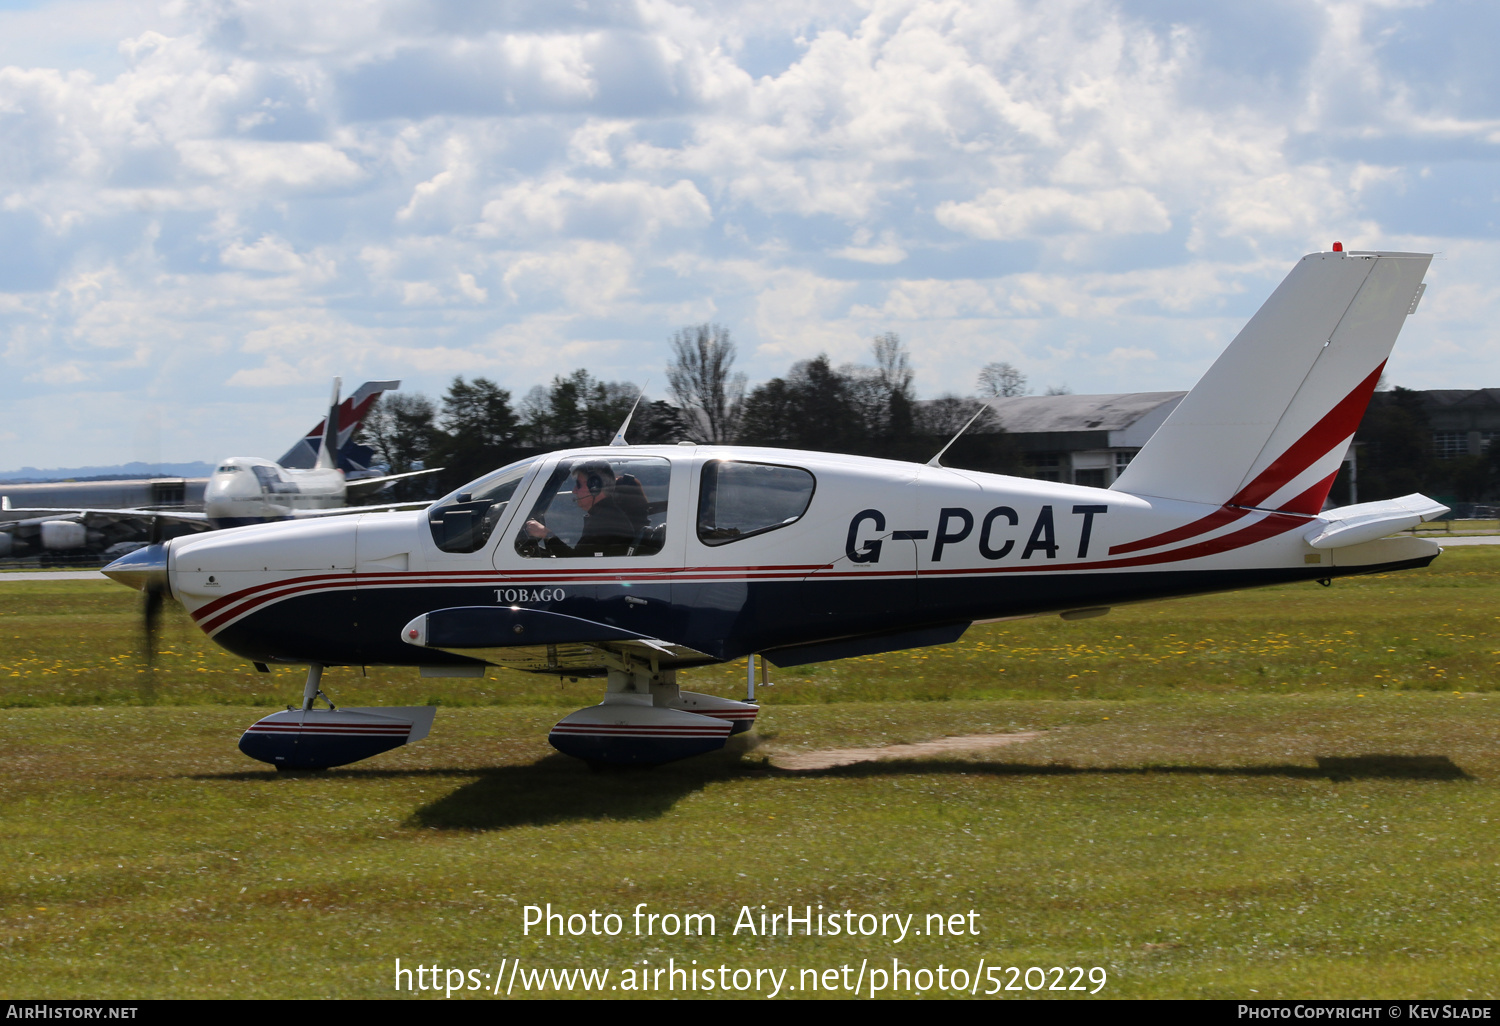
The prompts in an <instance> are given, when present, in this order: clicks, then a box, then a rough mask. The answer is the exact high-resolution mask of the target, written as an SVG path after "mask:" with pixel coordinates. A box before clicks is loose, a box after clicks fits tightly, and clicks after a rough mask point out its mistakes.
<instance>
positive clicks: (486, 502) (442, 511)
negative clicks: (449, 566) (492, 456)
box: [427, 456, 537, 552]
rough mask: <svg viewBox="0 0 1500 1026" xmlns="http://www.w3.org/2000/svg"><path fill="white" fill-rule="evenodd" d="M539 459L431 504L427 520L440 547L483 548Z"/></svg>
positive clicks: (457, 549) (522, 462)
mask: <svg viewBox="0 0 1500 1026" xmlns="http://www.w3.org/2000/svg"><path fill="white" fill-rule="evenodd" d="M536 462H537V459H536V457H534V456H533V457H531V458H530V459H524V460H520V461H519V462H516V463H512V464H510V465H509V466H506V467H501V468H500V469H499V470H497V471H495V472H494V473H492V474H487V475H485V476H484V477H481V478H480V479H479V480H477V481H470V482H469V483H468V484H466V485H464V486H463V487H462V488H460V489H458V491H456V492H451V493H450V494H448V495H445V496H443V497H442V498H441V499H439V500H438V501H437V502H435V503H433V504H432V505H431V506H429V507H428V508H427V523H428V526H429V527H431V529H432V540H433V541H434V542H436V543H437V547H438V548H440V549H442V550H443V551H444V552H477V551H478V550H479V549H481V548H483V547H484V543H485V542H487V541H489V539H490V535H491V534H492V533H493V532H494V530H495V525H496V524H498V523H499V522H500V519H501V517H503V516H504V515H505V509H506V507H507V506H508V505H510V500H511V498H512V497H513V496H514V495H515V494H516V489H517V488H518V487H520V485H521V482H522V481H524V480H525V479H526V475H527V474H529V473H530V472H531V468H532V467H534V466H535V465H536Z"/></svg>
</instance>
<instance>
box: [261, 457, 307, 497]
mask: <svg viewBox="0 0 1500 1026" xmlns="http://www.w3.org/2000/svg"><path fill="white" fill-rule="evenodd" d="M250 469H251V470H252V471H254V472H255V477H256V479H257V480H259V481H260V490H261V491H262V492H263V493H265V494H267V495H284V494H287V493H295V492H296V491H297V486H296V485H295V484H293V483H292V482H291V481H287V480H285V479H284V478H282V476H281V474H280V473H278V472H277V470H276V468H275V467H267V466H263V465H261V464H259V463H257V464H256V465H255V466H253V467H251V468H250Z"/></svg>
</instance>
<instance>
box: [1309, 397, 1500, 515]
mask: <svg viewBox="0 0 1500 1026" xmlns="http://www.w3.org/2000/svg"><path fill="white" fill-rule="evenodd" d="M1354 440H1355V442H1356V443H1357V455H1356V459H1357V461H1358V476H1359V482H1358V484H1359V498H1360V501H1362V502H1365V501H1370V500H1374V499H1388V498H1394V497H1396V496H1399V495H1409V494H1411V493H1412V492H1422V493H1423V494H1426V495H1430V496H1432V497H1433V498H1436V499H1439V500H1440V501H1443V502H1448V503H1453V502H1461V503H1491V504H1493V503H1495V502H1496V501H1500V445H1495V444H1492V445H1490V446H1489V448H1488V449H1487V450H1486V451H1484V452H1482V453H1480V454H1479V455H1475V456H1469V455H1464V456H1449V457H1448V458H1446V459H1439V458H1438V456H1437V454H1436V452H1434V449H1433V435H1432V425H1431V422H1430V420H1429V418H1428V416H1427V410H1426V405H1425V402H1424V400H1423V397H1422V393H1421V392H1417V391H1414V390H1412V389H1407V388H1402V387H1401V386H1399V385H1397V386H1395V387H1394V388H1391V389H1389V390H1382V391H1378V392H1376V393H1375V394H1374V396H1372V397H1371V399H1370V405H1369V406H1368V407H1367V408H1366V410H1365V415H1364V417H1363V419H1361V421H1360V424H1359V428H1358V429H1357V430H1356V431H1355V434H1354ZM1348 477H1349V471H1348V468H1347V467H1346V468H1345V469H1344V470H1342V471H1340V473H1339V478H1338V480H1337V481H1336V482H1335V483H1334V489H1333V497H1334V499H1335V500H1337V501H1346V500H1347V496H1348V494H1349V488H1348Z"/></svg>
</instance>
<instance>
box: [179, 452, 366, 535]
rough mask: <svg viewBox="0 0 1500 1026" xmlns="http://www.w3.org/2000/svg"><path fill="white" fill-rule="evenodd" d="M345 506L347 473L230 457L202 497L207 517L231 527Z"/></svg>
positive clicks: (209, 481) (212, 477) (211, 480)
mask: <svg viewBox="0 0 1500 1026" xmlns="http://www.w3.org/2000/svg"><path fill="white" fill-rule="evenodd" d="M344 504H345V482H344V472H343V471H341V470H333V469H328V468H322V467H315V468H313V469H311V470H289V469H287V468H286V467H283V466H281V465H280V464H278V463H275V462H273V461H271V460H265V459H260V458H258V457H255V456H231V457H230V458H229V459H227V460H223V461H222V462H220V463H219V465H218V466H217V467H216V468H215V470H214V472H213V475H212V476H211V477H209V479H208V487H207V488H206V489H205V490H204V493H203V512H204V513H205V514H207V515H208V517H209V519H210V520H215V521H226V522H230V523H236V522H246V521H265V520H285V519H287V518H289V517H293V516H296V515H297V513H299V512H302V511H304V510H319V509H337V508H338V507H341V506H343V505H344Z"/></svg>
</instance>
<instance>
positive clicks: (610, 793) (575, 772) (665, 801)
mask: <svg viewBox="0 0 1500 1026" xmlns="http://www.w3.org/2000/svg"><path fill="white" fill-rule="evenodd" d="M753 747H754V745H753V743H745V742H740V741H739V739H734V740H733V741H731V743H730V745H729V746H728V748H726V750H724V751H722V752H716V753H714V754H712V755H706V756H701V757H699V758H697V759H693V760H689V761H687V762H683V763H673V764H670V765H667V766H660V767H657V768H655V769H611V770H608V771H605V772H593V771H591V770H590V769H589V768H588V767H587V766H586V765H585V764H583V763H581V762H579V761H578V760H576V759H572V758H569V757H567V756H564V755H549V756H547V757H545V758H542V759H538V760H537V761H536V762H533V763H529V764H526V765H519V766H497V767H485V768H481V767H473V768H457V767H455V768H446V769H420V770H379V769H363V768H355V769H345V770H337V771H334V773H333V776H332V777H330V776H327V775H324V774H322V773H319V774H316V777H317V778H320V779H332V778H334V777H344V778H348V777H360V778H368V779H380V778H394V777H453V776H467V775H470V774H476V775H477V779H474V780H471V781H470V782H468V783H466V784H464V785H462V786H461V787H458V788H457V789H455V790H453V791H451V792H450V793H448V794H446V795H444V796H443V797H441V798H439V799H437V800H436V801H434V802H431V803H429V804H427V805H424V806H422V807H421V808H419V809H417V810H416V811H415V812H413V813H412V815H411V817H410V818H409V819H408V820H407V822H406V825H407V826H411V827H420V828H431V829H437V830H506V829H510V828H512V827H520V826H548V825H552V824H557V823H569V822H578V821H587V820H651V819H658V818H660V817H661V816H664V815H666V813H667V812H669V811H670V810H671V809H672V807H673V806H675V805H676V804H677V803H678V802H679V801H681V800H682V799H683V798H686V797H687V796H688V795H690V794H693V793H695V792H698V791H701V790H703V789H704V788H705V787H707V786H709V785H711V784H717V783H729V782H733V781H742V780H765V779H778V778H781V779H788V778H795V779H807V778H816V777H828V778H835V779H837V778H870V777H892V776H934V775H940V774H949V775H960V776H997V777H1042V776H1055V777H1062V776H1099V777H1111V776H1151V775H1155V774H1161V775H1168V776H1169V775H1186V776H1205V777H1286V778H1290V779H1294V780H1328V781H1332V782H1334V783H1344V782H1348V781H1353V780H1426V781H1453V780H1471V779H1473V778H1472V777H1470V776H1469V774H1467V773H1465V772H1464V771H1463V769H1462V768H1460V767H1459V766H1458V765H1456V764H1455V763H1454V762H1453V761H1452V760H1450V759H1449V758H1448V757H1447V756H1444V755H1380V754H1375V755H1359V756H1318V757H1317V765H1316V766H1302V765H1295V764H1291V763H1283V764H1270V765H1266V764H1262V765H1253V766H1194V765H1146V766H1072V765H1069V764H1067V763H1024V762H984V761H968V760H961V759H889V760H880V761H877V762H861V763H855V764H853V765H848V766H836V767H832V768H829V769H816V770H787V769H781V768H779V767H777V766H774V765H772V764H771V763H770V762H768V761H766V760H764V759H761V758H758V757H756V756H754V755H753V754H752V752H753ZM278 776H280V777H282V778H283V779H285V778H286V777H288V776H291V775H290V774H276V773H275V772H271V773H264V772H258V771H249V772H243V773H230V774H205V775H203V777H202V779H215V780H225V779H240V780H269V779H274V778H276V777H278ZM296 776H300V777H304V778H309V777H314V774H296Z"/></svg>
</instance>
